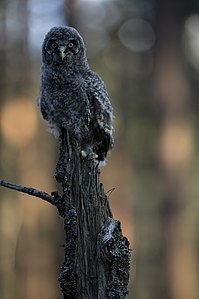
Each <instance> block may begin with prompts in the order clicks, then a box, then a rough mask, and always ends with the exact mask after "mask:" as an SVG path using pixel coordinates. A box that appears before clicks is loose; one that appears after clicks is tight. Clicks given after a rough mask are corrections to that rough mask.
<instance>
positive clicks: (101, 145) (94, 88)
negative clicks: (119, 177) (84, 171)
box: [88, 72, 113, 161]
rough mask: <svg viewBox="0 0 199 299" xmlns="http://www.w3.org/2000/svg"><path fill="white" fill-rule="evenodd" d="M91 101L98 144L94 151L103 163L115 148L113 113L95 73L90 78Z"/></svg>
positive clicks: (104, 90) (103, 86) (92, 120)
mask: <svg viewBox="0 0 199 299" xmlns="http://www.w3.org/2000/svg"><path fill="white" fill-rule="evenodd" d="M88 86H89V101H90V104H91V109H90V110H91V111H90V112H91V124H92V129H93V134H94V139H95V140H96V144H95V145H94V150H95V152H96V153H97V155H98V157H99V160H100V161H103V160H104V159H105V157H106V155H107V152H108V151H109V150H110V149H111V148H112V146H113V133H112V130H113V128H112V121H113V112H112V107H111V103H110V100H109V96H108V93H107V91H106V87H105V85H104V82H103V81H102V79H101V78H100V77H99V76H98V75H97V74H96V73H94V72H92V73H91V74H90V76H89V80H88Z"/></svg>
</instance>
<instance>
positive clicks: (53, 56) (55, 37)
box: [42, 26, 86, 66]
mask: <svg viewBox="0 0 199 299" xmlns="http://www.w3.org/2000/svg"><path fill="white" fill-rule="evenodd" d="M42 61H43V63H45V64H49V65H51V66H53V65H55V66H57V65H60V66H61V65H63V66H67V65H70V66H72V65H73V64H81V62H82V63H83V62H84V61H86V49H85V46H84V42H83V39H82V37H81V35H80V34H79V33H78V31H77V30H76V29H75V28H72V27H68V26H59V27H53V28H52V29H51V30H50V31H49V32H48V33H47V34H46V36H45V38H44V42H43V46H42Z"/></svg>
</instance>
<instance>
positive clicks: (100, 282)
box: [55, 130, 130, 299]
mask: <svg viewBox="0 0 199 299" xmlns="http://www.w3.org/2000/svg"><path fill="white" fill-rule="evenodd" d="M80 152H81V148H80V147H79V146H78V144H76V143H75V142H74V140H72V139H71V138H70V136H69V134H68V132H67V131H66V130H62V133H61V136H60V157H59V161H58V163H57V166H56V173H55V178H56V180H57V181H58V182H59V183H61V184H62V189H63V195H62V196H61V197H58V199H57V202H56V206H57V208H58V211H59V214H60V215H61V216H62V217H63V219H64V230H65V253H64V256H65V260H64V264H63V266H62V267H61V273H60V277H59V282H60V286H61V290H62V293H63V297H64V299H75V298H78V299H91V298H92V299H113V298H117V299H126V298H127V294H128V291H127V287H128V279H129V267H130V266H129V265H130V249H129V242H128V240H127V238H126V237H124V236H123V235H122V231H121V226H120V222H119V221H117V220H114V219H113V218H112V213H111V210H110V207H109V203H108V199H107V196H106V194H105V192H104V189H103V185H102V184H101V183H100V180H99V177H100V170H99V167H98V165H97V163H96V161H94V160H88V159H85V158H83V157H82V156H81V154H80Z"/></svg>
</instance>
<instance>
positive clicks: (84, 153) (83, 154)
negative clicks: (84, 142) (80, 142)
mask: <svg viewBox="0 0 199 299" xmlns="http://www.w3.org/2000/svg"><path fill="white" fill-rule="evenodd" d="M81 155H82V157H83V158H86V157H87V155H88V154H87V152H86V151H84V150H82V151H81Z"/></svg>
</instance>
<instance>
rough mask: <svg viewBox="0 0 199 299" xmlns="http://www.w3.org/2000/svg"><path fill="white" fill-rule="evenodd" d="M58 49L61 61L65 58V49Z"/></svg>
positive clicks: (62, 47)
mask: <svg viewBox="0 0 199 299" xmlns="http://www.w3.org/2000/svg"><path fill="white" fill-rule="evenodd" d="M58 49H59V51H60V56H61V59H62V60H63V59H64V57H65V56H66V53H65V51H66V47H65V46H60V47H59V48H58Z"/></svg>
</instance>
